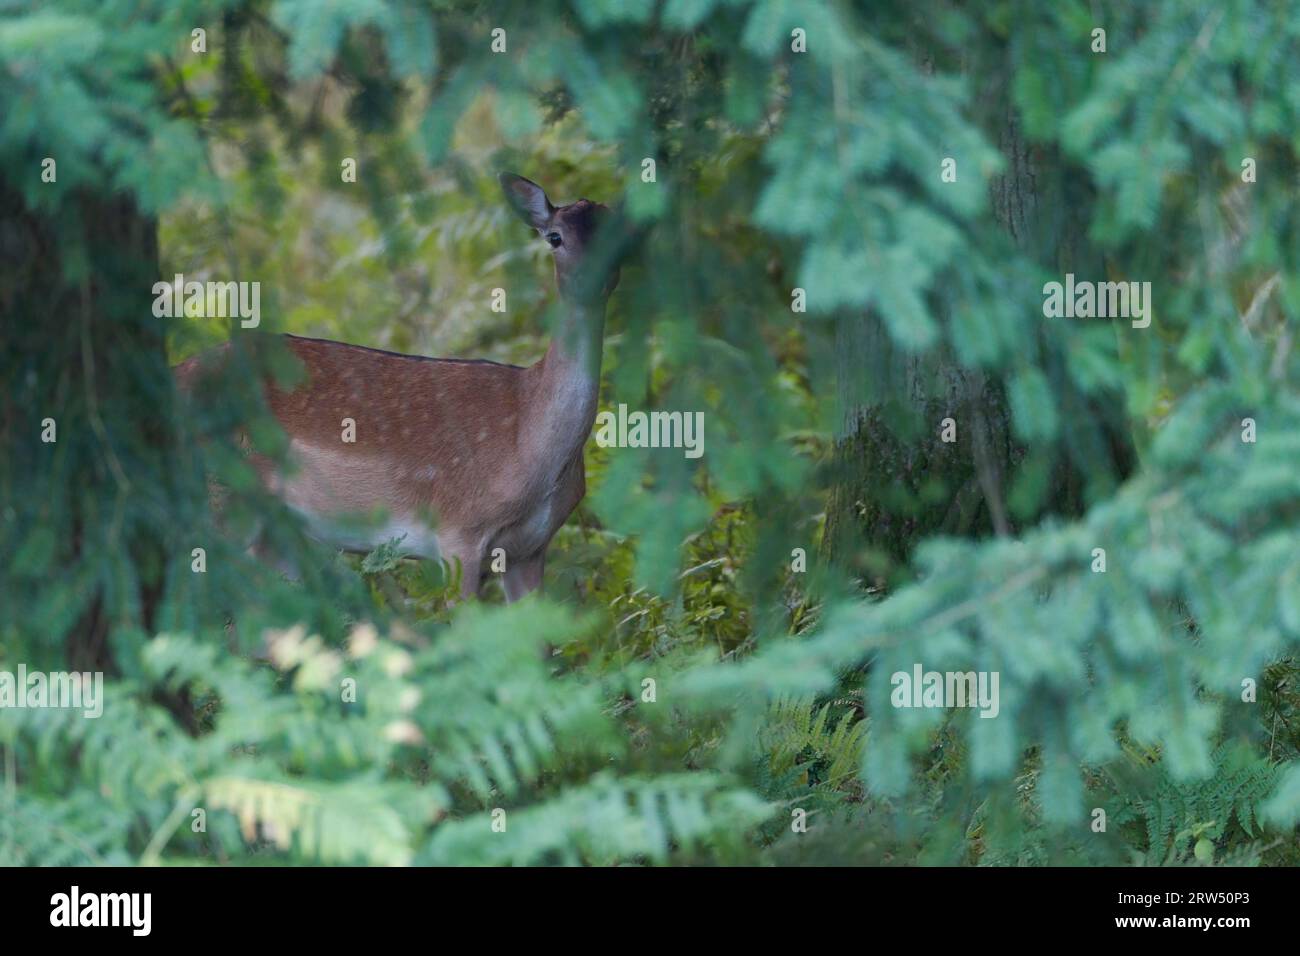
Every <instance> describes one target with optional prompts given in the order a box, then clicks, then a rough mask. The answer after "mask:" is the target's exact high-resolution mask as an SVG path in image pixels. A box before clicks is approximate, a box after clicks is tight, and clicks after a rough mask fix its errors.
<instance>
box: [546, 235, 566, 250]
mask: <svg viewBox="0 0 1300 956" xmlns="http://www.w3.org/2000/svg"><path fill="white" fill-rule="evenodd" d="M546 241H547V242H549V243H550V244H551V248H552V249H555V248H557V247H558V246H559V245H560V244H561V243H562V242H564V240H563V239H561V238H560V234H559V233H558V232H548V233H547V234H546Z"/></svg>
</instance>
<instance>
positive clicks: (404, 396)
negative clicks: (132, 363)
mask: <svg viewBox="0 0 1300 956" xmlns="http://www.w3.org/2000/svg"><path fill="white" fill-rule="evenodd" d="M499 178H500V182H501V187H502V189H503V191H504V192H505V196H506V199H507V201H508V202H509V204H510V206H511V207H512V208H513V209H514V211H515V212H516V213H517V214H518V215H519V217H520V218H522V219H523V220H524V222H526V223H527V224H528V225H529V226H531V227H532V228H533V229H535V230H536V231H537V232H538V234H539V235H540V236H542V237H543V238H544V239H545V240H546V242H547V243H548V244H549V246H550V249H551V253H552V256H553V258H554V261H555V280H556V286H557V288H558V291H559V295H560V299H561V301H562V304H563V306H564V308H563V312H562V318H561V319H560V321H559V324H558V327H557V328H556V329H555V330H554V332H553V335H552V339H551V344H550V347H549V349H548V351H547V352H546V355H545V356H544V357H543V358H542V359H541V361H539V362H537V363H536V364H534V365H531V366H528V367H527V368H522V367H519V366H515V365H502V364H498V363H496V362H488V361H482V360H463V359H444V358H426V357H423V356H418V355H402V354H398V353H395V352H385V351H381V350H379V349H372V348H366V347H363V346H359V345H349V344H345V343H342V342H331V341H326V340H323V339H313V338H303V337H299V336H295V335H288V336H285V340H286V343H287V345H288V347H289V349H290V350H291V351H292V352H293V354H294V355H295V356H297V358H298V359H299V360H300V361H301V362H302V363H303V365H304V366H305V369H306V380H305V382H304V383H303V384H302V385H300V386H298V387H297V388H295V389H293V390H291V391H281V390H279V389H276V388H274V387H268V389H267V401H268V403H269V405H270V408H271V411H272V412H273V413H274V415H275V417H276V418H277V419H278V420H279V423H280V425H281V426H282V427H283V429H284V431H285V432H286V433H287V435H288V438H289V455H288V459H289V462H290V467H289V468H287V469H283V470H281V469H278V468H276V467H274V466H273V465H271V463H269V462H265V461H259V462H258V468H259V472H260V473H261V474H262V478H263V480H264V481H265V482H266V483H267V485H268V487H270V488H271V489H272V490H273V491H274V492H275V493H276V494H277V495H279V496H280V497H281V498H283V500H284V501H285V502H286V503H287V504H288V505H289V506H290V508H292V509H293V510H294V511H296V512H298V513H299V514H301V515H302V516H303V517H304V518H305V521H306V527H307V530H308V532H309V533H310V534H311V535H312V536H313V537H316V538H319V539H321V540H323V541H326V542H328V543H330V544H332V545H334V546H336V547H341V548H343V549H345V550H350V551H368V550H370V549H372V548H374V547H375V546H377V545H379V544H381V543H383V542H385V541H390V540H393V539H394V538H398V537H401V543H400V545H399V548H400V550H401V551H402V552H403V553H404V554H406V555H409V556H413V557H423V558H431V559H439V558H441V559H447V560H452V559H455V560H458V561H459V562H460V565H461V570H462V584H461V593H462V596H463V597H469V596H473V595H476V594H477V593H478V592H479V589H480V586H481V584H482V582H483V579H484V576H485V572H486V571H487V569H488V561H489V557H490V556H491V555H492V554H493V552H494V551H495V549H497V548H501V549H503V551H504V553H505V561H506V570H505V574H504V581H503V583H504V585H505V593H506V598H507V600H509V601H515V600H518V599H519V598H520V597H522V596H523V595H525V594H527V593H528V592H530V591H532V590H533V589H535V588H536V587H538V586H539V585H540V584H541V581H542V568H543V564H544V562H545V558H546V549H547V546H548V545H549V544H550V541H551V538H552V537H553V536H554V535H555V532H556V531H557V530H558V529H559V528H560V526H561V525H562V524H564V522H565V520H566V519H567V518H568V516H569V514H570V513H571V512H572V511H573V509H574V507H575V506H576V505H577V504H578V502H579V501H580V500H581V499H582V496H583V494H584V493H585V491H586V479H585V475H584V472H583V460H582V453H583V446H584V444H585V443H586V440H587V437H588V435H589V434H590V432H591V427H592V423H593V422H594V420H595V416H596V401H597V396H598V391H599V386H600V361H601V347H602V340H603V334H604V324H605V306H606V303H607V301H608V298H609V295H610V293H611V292H613V290H614V287H615V285H616V284H617V282H618V271H617V269H616V268H614V267H613V266H612V256H610V255H605V256H601V255H595V254H592V253H593V248H594V246H593V237H594V236H595V234H596V229H597V226H598V224H600V223H601V221H602V220H604V219H606V218H607V214H608V212H609V210H608V209H607V207H605V206H604V205H602V204H600V203H596V202H591V201H589V200H586V199H579V200H578V201H577V202H574V203H571V204H569V205H567V206H555V205H552V203H551V201H550V199H549V198H548V197H547V195H546V192H545V190H543V189H542V187H541V186H538V185H537V184H536V183H534V182H532V181H530V180H528V179H524V178H523V177H522V176H515V175H513V174H510V173H502V174H501V176H500V177H499ZM604 251H605V252H608V250H604ZM200 361H201V357H196V358H195V359H190V360H188V361H186V362H184V363H182V364H181V365H179V366H177V369H176V374H177V378H178V382H179V384H180V385H181V387H182V388H191V387H193V383H194V379H195V375H196V372H197V369H198V367H199V364H200ZM349 418H350V419H352V420H353V421H354V422H355V434H354V441H353V442H351V443H349V442H344V441H343V440H341V435H342V431H341V425H342V422H343V420H344V419H349ZM376 509H380V510H382V512H383V513H384V514H386V516H387V517H386V520H385V521H383V522H381V523H378V524H374V525H372V526H370V527H367V528H365V529H363V530H357V529H358V526H357V524H356V522H355V521H350V520H349V518H350V516H351V517H354V516H356V515H358V514H372V513H374V512H375V511H376ZM431 516H432V517H434V518H435V519H436V523H433V522H431V521H430V517H431Z"/></svg>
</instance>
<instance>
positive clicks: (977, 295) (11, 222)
mask: <svg viewBox="0 0 1300 956" xmlns="http://www.w3.org/2000/svg"><path fill="white" fill-rule="evenodd" d="M1099 26H1100V27H1104V28H1105V30H1106V42H1107V49H1106V52H1105V53H1098V52H1094V50H1093V48H1092V46H1093V43H1094V40H1093V38H1092V35H1091V34H1092V30H1093V29H1094V28H1095V27H1099ZM197 28H202V29H204V30H205V31H206V50H205V51H202V52H198V51H196V50H195V49H194V48H193V44H194V42H195V41H194V36H193V33H192V31H194V30H195V29H197ZM495 29H503V30H505V34H504V42H505V49H504V51H503V52H500V53H497V52H493V49H492V44H493V42H494V37H493V31H494V30H495ZM796 30H797V31H803V33H804V36H805V38H806V44H807V47H806V52H801V51H799V50H797V49H796V48H795V47H794V46H793V45H792V31H796ZM1297 63H1300V10H1293V9H1290V8H1288V7H1287V6H1286V5H1279V4H1273V3H1265V2H1263V0H1228V2H1222V0H1214V2H1210V0H1204V2H1201V0H1194V2H1185V0H1147V2H1142V3H1137V4H1131V3H1124V4H1121V3H1109V2H1103V3H1083V2H1075V0H1068V2H1060V3H1052V4H1042V3H1022V2H1005V3H1002V2H999V3H987V4H978V5H975V6H973V7H972V6H969V5H963V4H951V3H947V2H943V0H923V2H921V3H915V2H893V0H890V2H885V3H880V4H865V3H841V2H832V0H662V2H657V3H656V2H650V0H530V2H518V0H477V2H472V3H470V2H459V0H365V2H341V3H322V2H317V0H274V2H271V0H132V2H129V3H128V2H124V0H96V2H86V0H51V2H41V3H34V2H33V3H28V2H18V3H10V4H7V5H5V6H4V7H3V8H2V9H0V672H4V671H14V670H16V669H17V667H18V666H19V665H20V664H22V665H24V666H26V667H27V668H29V669H32V670H37V669H40V670H46V671H55V670H62V669H68V670H79V671H102V672H104V674H105V682H104V701H103V704H104V706H103V714H102V716H100V717H97V718H93V719H87V718H86V717H84V716H83V715H82V713H81V711H77V710H60V709H51V708H15V707H4V708H0V865H4V864H19V865H69V864H83V863H89V864H96V865H120V864H131V863H164V864H182V863H208V864H249V863H254V862H274V863H291V862H300V863H301V862H310V863H367V864H375V865H406V864H439V865H442V864H452V865H460V864H464V865H488V864H512V865H535V864H557V863H563V864H575V863H580V864H602V865H604V864H614V863H626V862H630V863H649V864H664V863H692V862H719V861H721V862H742V863H766V862H776V863H876V864H885V863H889V864H895V863H961V864H979V865H990V864H998V865H1004V864H1042V863H1049V862H1087V863H1116V862H1118V863H1126V864H1127V863H1135V862H1143V863H1153V864H1176V863H1192V864H1207V863H1219V864H1222V863H1232V862H1236V863H1241V862H1261V863H1267V864H1288V863H1290V864H1294V863H1296V862H1300V840H1298V837H1297V833H1298V832H1300V831H1298V830H1297V825H1298V824H1300V762H1298V761H1300V721H1298V720H1297V718H1300V691H1298V690H1297V687H1298V686H1300V685H1298V683H1297V665H1296V656H1297V653H1298V652H1300V470H1297V468H1296V462H1297V460H1300V388H1298V387H1297V383H1300V374H1298V373H1300V367H1298V366H1300V358H1297V351H1296V349H1295V337H1296V323H1297V319H1298V313H1300V275H1297V274H1296V263H1300V229H1297V228H1296V223H1297V219H1298V216H1300V208H1298V207H1297V197H1298V195H1300V194H1298V193H1297V190H1296V187H1295V183H1296V181H1297V173H1298V172H1300V144H1298V143H1297V141H1296V138H1295V136H1294V130H1296V129H1297V128H1300V77H1298V76H1297V73H1296V69H1297V67H1296V66H1295V64H1297ZM47 158H51V159H54V160H55V161H56V163H57V178H55V179H54V180H53V181H48V180H47V179H46V178H43V176H42V172H43V169H44V168H45V167H44V165H43V162H44V160H46V159H47ZM945 158H953V159H955V160H956V170H957V176H956V180H955V181H945V179H944V178H943V177H942V176H941V172H942V162H943V160H944V159H945ZM1247 158H1249V159H1250V160H1252V162H1253V164H1254V169H1255V170H1256V174H1255V175H1254V176H1252V177H1251V178H1249V179H1245V178H1243V161H1244V160H1246V159H1247ZM345 159H353V160H355V161H356V164H357V168H358V175H357V178H356V181H355V182H348V181H346V179H345V178H344V177H342V176H341V175H340V164H341V162H343V161H344V160H345ZM646 160H653V161H654V168H655V171H656V175H655V178H654V179H653V180H651V181H647V180H646V179H645V178H644V177H643V171H644V170H645V169H646V166H645V161H646ZM500 169H515V170H517V171H518V172H520V173H523V174H526V175H528V176H529V177H530V178H533V179H536V180H537V181H539V182H544V183H545V184H546V185H547V187H548V189H549V190H551V191H552V193H553V194H555V195H556V196H557V197H559V198H562V199H564V200H570V199H576V198H578V197H579V196H580V195H581V196H589V197H591V198H593V199H600V200H602V201H606V202H610V203H621V205H622V209H623V210H624V211H625V213H626V214H627V216H628V217H629V218H630V219H631V220H632V221H633V222H634V223H635V224H636V225H637V226H638V227H639V231H638V245H637V246H636V248H635V249H633V250H631V252H630V255H629V259H628V261H627V262H626V263H625V265H624V268H623V278H622V282H621V285H620V287H619V291H618V293H617V294H616V296H615V298H614V299H613V301H612V305H611V315H610V320H609V327H608V330H607V336H606V352H605V366H604V378H603V382H602V389H603V390H602V399H601V404H602V408H613V407H616V406H617V405H618V404H619V403H625V404H628V405H629V406H632V407H637V408H646V409H650V408H662V409H674V410H675V409H691V410H701V411H703V412H704V413H705V417H706V420H707V440H706V446H705V448H706V451H705V455H704V456H703V457H702V458H701V459H699V460H694V459H688V458H686V457H685V456H684V455H681V454H680V453H678V452H677V451H676V450H663V449H636V448H600V447H597V446H596V445H595V444H594V442H589V447H588V449H587V465H588V485H589V489H590V490H589V494H588V498H587V500H586V501H585V502H584V504H583V505H582V507H581V508H580V509H579V511H578V512H577V513H576V514H575V516H574V518H573V519H571V521H570V523H569V525H568V526H566V528H564V529H563V530H562V532H561V533H560V534H559V535H558V536H557V538H556V540H555V543H554V544H553V546H552V549H551V552H550V554H549V556H548V568H547V585H546V592H545V595H544V596H542V595H537V596H533V597H530V598H529V599H528V600H527V601H525V602H523V603H520V604H515V605H511V606H509V607H504V606H500V605H501V603H502V602H501V600H500V598H499V596H497V595H492V596H490V597H489V598H488V599H487V600H486V601H484V602H483V603H482V604H481V605H477V604H475V605H463V604H462V605H456V604H455V603H454V602H453V601H452V600H451V599H450V595H452V594H454V593H456V584H457V575H458V573H459V570H458V569H457V568H456V567H446V566H442V567H439V566H435V565H433V564H431V563H427V562H413V561H405V560H402V559H401V558H400V542H392V543H390V544H389V545H385V546H383V547H381V548H379V549H377V550H376V551H375V552H373V553H371V554H370V555H368V556H365V557H358V556H342V555H337V554H333V553H331V552H330V551H329V550H328V549H325V548H323V547H322V546H320V545H318V544H316V543H315V542H313V541H311V540H310V539H309V538H308V537H307V536H306V535H305V534H304V531H303V529H302V528H301V526H300V525H299V523H298V521H297V520H296V519H295V518H294V517H293V515H291V514H290V513H289V512H288V511H287V509H285V507H284V506H283V505H282V504H280V503H279V502H278V501H277V500H276V499H275V498H274V497H272V496H271V495H270V494H268V493H267V492H266V491H265V490H264V489H263V488H262V487H261V486H260V484H259V482H258V481H257V479H256V475H255V474H254V472H253V469H252V467H251V466H250V464H249V463H248V460H247V455H246V451H247V450H248V449H247V448H244V447H241V445H240V443H239V441H238V440H237V439H236V435H237V434H243V435H244V436H246V441H247V444H248V447H249V448H251V449H253V450H256V451H258V452H261V453H263V454H266V455H269V456H273V457H274V456H281V455H283V454H284V452H285V444H286V443H285V438H284V435H283V434H282V433H280V431H279V430H278V428H277V427H276V426H275V423H274V420H273V419H272V418H271V417H270V416H269V414H268V412H267V410H266V409H265V407H263V404H262V400H261V397H260V388H259V385H258V383H259V382H260V381H261V380H262V379H263V378H265V377H267V376H270V377H272V378H274V379H275V380H277V381H280V382H282V383H285V384H291V383H292V382H293V381H295V379H296V376H298V375H300V374H301V370H300V369H298V368H296V367H295V365H294V363H293V362H292V361H291V360H290V359H289V358H288V356H287V355H286V353H285V350H284V349H283V348H282V346H280V344H279V343H278V340H277V339H276V337H275V336H274V335H272V334H270V333H273V332H277V331H293V332H299V333H304V334H310V335H319V336H325V337H332V338H338V339H342V340H346V341H351V342H356V343H359V344H364V345H367V346H372V347H376V348H384V349H393V350H400V351H409V352H417V353H421V354H426V355H464V356H472V357H482V358H489V359H493V360H498V361H509V362H517V363H528V362H532V361H535V360H536V359H537V358H538V357H539V356H540V355H541V353H542V349H543V347H544V346H543V343H544V341H545V339H546V337H547V335H548V330H549V328H550V327H551V325H552V323H553V315H554V308H553V299H554V294H553V289H552V288H551V286H552V279H551V278H550V276H549V275H548V274H547V268H546V264H545V253H544V251H543V250H542V248H541V247H540V246H541V244H539V243H532V244H529V243H527V241H526V238H525V236H524V234H523V230H522V228H521V227H520V226H519V224H518V223H517V221H516V220H515V219H514V218H513V217H512V215H511V213H510V211H509V210H508V209H507V208H506V207H505V205H504V204H503V203H502V202H501V201H500V198H499V195H498V191H497V187H496V183H495V173H496V172H497V171H499V170H500ZM1067 272H1068V273H1073V274H1075V275H1077V276H1078V277H1079V278H1080V279H1089V280H1095V281H1099V282H1101V281H1120V280H1124V281H1130V280H1131V281H1148V282H1150V283H1151V287H1152V297H1151V301H1152V303H1153V305H1152V322H1151V324H1150V326H1149V327H1146V328H1135V327H1133V326H1132V325H1131V324H1130V323H1129V322H1128V321H1126V320H1123V319H1118V320H1104V319H1065V318H1048V317H1045V315H1044V309H1043V296H1042V290H1043V286H1044V283H1045V282H1048V281H1054V280H1057V281H1059V280H1060V279H1062V277H1063V276H1064V275H1065V274H1066V273H1067ZM175 273H184V274H185V275H186V276H187V277H192V278H204V279H206V278H218V279H240V280H257V281H260V282H261V286H262V290H263V298H262V305H261V309H262V316H263V318H262V325H261V327H260V328H258V329H244V328H241V327H240V324H239V321H238V320H237V319H234V320H230V321H217V320H212V319H204V318H190V317H177V318H175V319H170V318H162V317H159V316H156V315H154V313H153V310H152V308H151V298H152V295H151V292H150V290H151V288H152V285H153V283H154V282H155V281H158V280H159V279H170V277H171V276H172V275H173V274H175ZM495 288H505V289H507V290H508V294H509V301H510V307H509V309H508V310H507V311H506V312H504V313H498V312H493V311H491V309H490V307H489V304H488V303H489V298H490V293H491V290H493V289H495ZM796 288H797V289H802V290H804V292H805V293H806V304H807V312H806V313H805V312H798V311H793V310H792V290H794V289H796ZM226 342H228V343H230V356H231V359H232V361H231V362H230V363H229V364H228V365H227V366H225V367H224V368H222V369H221V370H219V371H218V372H215V373H214V374H213V375H212V377H210V378H208V379H205V381H204V385H203V388H201V389H199V390H198V391H197V393H196V395H195V397H194V398H193V399H192V400H183V399H182V398H180V397H179V396H178V395H177V393H176V390H175V388H174V384H173V379H172V374H171V371H170V367H171V366H172V365H175V364H176V363H178V362H179V361H181V360H182V359H184V358H187V357H189V356H191V355H193V354H196V353H198V352H199V351H200V350H202V349H205V348H210V347H212V346H214V345H218V344H220V343H226ZM947 414H954V415H955V416H956V417H957V419H958V428H959V432H958V434H959V438H958V449H957V450H956V451H952V452H951V453H949V452H948V451H944V450H943V449H942V447H941V446H938V445H935V444H934V443H933V442H932V441H931V438H930V436H932V435H933V434H935V433H936V432H937V430H938V428H939V418H940V417H942V416H943V415H947ZM46 419H52V420H53V421H54V423H55V425H56V428H57V440H56V441H53V442H49V441H43V440H42V432H43V431H44V430H45V428H46V426H45V424H44V423H45V420H46ZM1247 419H1249V420H1250V426H1249V428H1251V429H1253V434H1254V440H1253V441H1247V440H1243V435H1244V434H1245V432H1246V430H1247V428H1248V426H1247V423H1246V420H1247ZM980 436H983V438H981V437H980ZM927 443H928V444H927ZM990 455H991V456H993V457H995V458H998V459H999V461H998V462H997V463H996V464H991V463H990V460H989V456H990ZM846 463H847V464H846ZM990 479H991V480H990ZM214 490H218V491H219V494H218V498H217V500H218V502H219V508H217V509H214V508H213V497H212V492H213V491H214ZM254 536H257V537H259V538H260V539H261V540H263V541H266V542H269V543H270V544H271V545H273V546H274V550H275V551H276V553H278V554H279V555H281V556H282V557H283V558H284V559H285V561H286V564H287V565H292V566H293V568H294V569H295V573H294V575H292V576H289V577H286V576H285V575H283V574H282V573H281V570H280V568H279V567H278V566H276V565H273V564H269V563H267V562H264V561H262V560H259V559H257V558H254V557H253V556H252V555H251V554H250V553H248V543H249V541H250V540H251V539H252V538H253V537H254ZM196 548H202V549H203V553H204V560H205V562H206V569H205V570H203V571H202V572H198V571H196V570H195V568H194V561H195V560H196V559H195V557H194V553H195V552H194V549H196ZM1098 548H1101V549H1104V550H1105V554H1106V562H1107V564H1106V569H1105V571H1104V572H1100V571H1098V570H1097V569H1096V567H1095V562H1096V558H1095V549H1098ZM795 549H803V551H804V552H805V554H806V556H807V559H808V570H807V572H806V573H805V572H803V571H799V570H794V569H793V566H792V553H793V552H794V550H795ZM918 663H920V664H922V665H923V666H924V668H925V669H926V670H933V671H941V672H943V671H957V672H970V671H974V672H997V673H998V674H999V675H1000V709H999V713H998V716H997V717H996V718H994V719H984V718H982V717H981V716H980V714H979V711H978V710H975V709H936V708H903V707H897V706H893V705H892V704H891V695H892V694H893V692H894V687H893V675H895V674H896V673H898V672H905V673H910V672H911V671H912V668H913V666H914V665H916V664H918ZM1244 682H1246V683H1249V684H1250V685H1251V686H1252V687H1255V688H1257V695H1252V694H1249V693H1246V689H1245V688H1246V683H1244ZM1099 808H1104V809H1106V810H1107V811H1108V814H1109V823H1108V826H1107V828H1106V829H1105V830H1104V831H1101V832H1098V831H1097V830H1095V829H1093V828H1092V826H1091V824H1092V823H1093V822H1094V820H1095V817H1094V811H1095V810H1096V809H1099ZM794 809H802V810H806V811H808V814H809V816H808V821H809V828H808V832H807V833H806V834H800V833H797V832H792V831H791V824H790V817H791V811H792V810H794Z"/></svg>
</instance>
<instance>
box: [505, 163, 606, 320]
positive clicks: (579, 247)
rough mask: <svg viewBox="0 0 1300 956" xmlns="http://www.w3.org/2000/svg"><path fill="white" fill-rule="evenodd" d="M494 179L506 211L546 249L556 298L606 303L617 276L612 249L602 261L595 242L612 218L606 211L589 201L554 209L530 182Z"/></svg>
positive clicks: (511, 175) (507, 175) (507, 176)
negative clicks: (507, 206) (552, 261)
mask: <svg viewBox="0 0 1300 956" xmlns="http://www.w3.org/2000/svg"><path fill="white" fill-rule="evenodd" d="M499 179H500V181H501V188H502V190H504V192H505V194H506V200H507V201H508V202H509V203H510V206H511V208H512V209H514V211H515V213H516V214H518V216H519V218H520V219H522V220H523V221H524V222H526V223H528V225H530V226H532V227H533V228H534V229H536V230H537V233H538V235H540V236H541V237H542V238H543V239H545V240H546V242H547V244H548V245H549V246H550V248H551V255H552V257H553V258H554V259H555V284H556V286H557V287H558V288H559V290H560V295H561V296H562V297H563V298H565V299H567V300H571V301H574V300H576V301H588V302H590V301H593V300H597V301H604V300H605V299H607V298H609V295H610V293H611V292H613V291H614V287H615V286H616V285H618V276H619V270H618V267H617V265H616V263H615V261H614V260H615V255H614V254H613V252H614V250H613V249H612V247H610V246H607V247H605V248H604V250H603V251H604V252H605V253H606V254H603V255H602V254H601V252H602V250H601V249H600V248H599V246H600V245H601V243H602V239H598V238H597V232H598V230H599V229H600V227H601V226H602V225H605V224H608V222H609V220H611V219H612V218H613V217H612V214H611V212H610V210H609V207H607V206H605V205H603V204H602V203H598V202H592V201H591V200H590V199H579V200H578V201H577V202H573V203H569V205H567V206H555V205H553V204H552V203H551V200H550V199H548V198H547V196H546V190H544V189H543V188H542V187H541V186H539V185H537V183H535V182H533V181H532V180H530V179H525V178H524V177H523V176H516V175H515V174H514V173H502V174H501V175H500V177H499ZM611 245H612V244H611Z"/></svg>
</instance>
